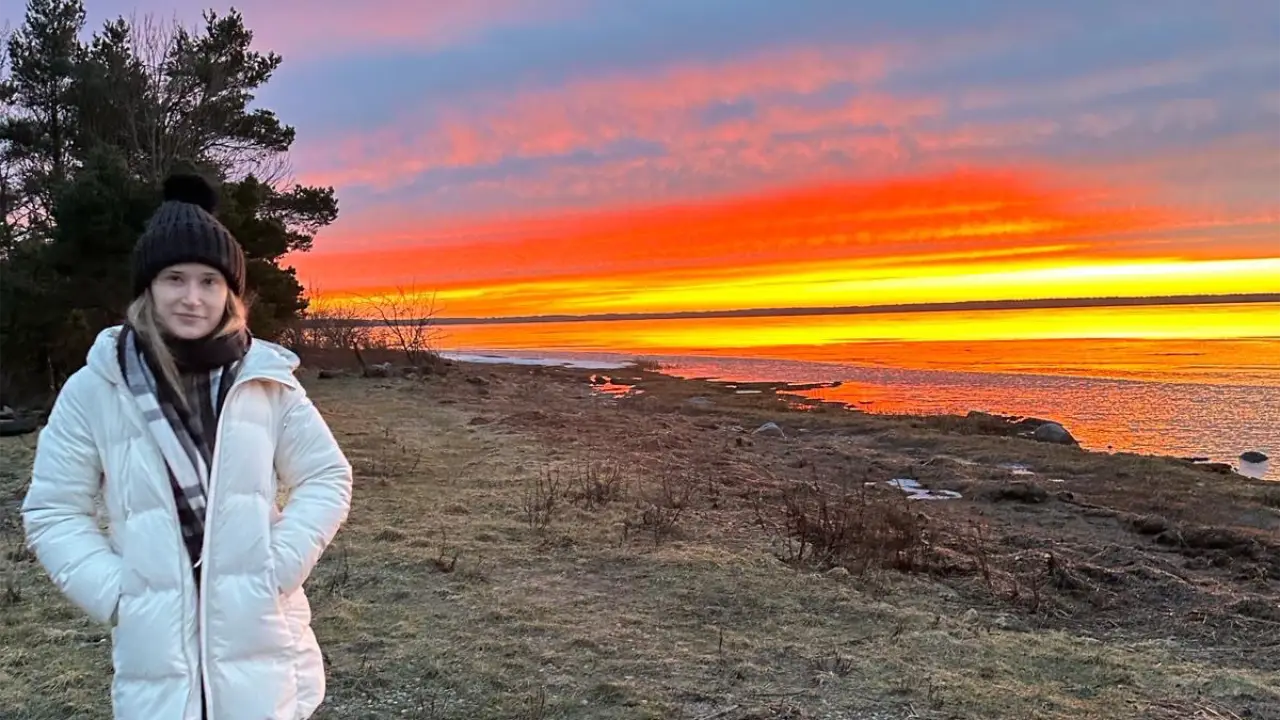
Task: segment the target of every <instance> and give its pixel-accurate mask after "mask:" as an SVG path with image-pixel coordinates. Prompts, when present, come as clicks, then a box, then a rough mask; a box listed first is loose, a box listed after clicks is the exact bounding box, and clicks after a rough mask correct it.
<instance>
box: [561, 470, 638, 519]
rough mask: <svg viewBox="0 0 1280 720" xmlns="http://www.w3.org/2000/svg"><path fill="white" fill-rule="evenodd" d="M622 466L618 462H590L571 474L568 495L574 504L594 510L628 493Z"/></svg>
mask: <svg viewBox="0 0 1280 720" xmlns="http://www.w3.org/2000/svg"><path fill="white" fill-rule="evenodd" d="M625 490H626V486H625V485H624V484H623V473H622V466H621V465H619V464H618V463H617V462H612V463H605V462H600V463H596V462H589V463H585V464H583V465H580V466H578V468H577V471H576V472H574V473H572V474H570V476H569V480H568V492H567V496H568V499H569V502H570V503H572V504H573V505H577V506H581V507H583V508H585V509H587V510H594V509H596V508H598V507H603V506H605V505H608V504H609V503H611V502H613V501H615V500H620V499H622V497H623V496H624V495H625V494H626V493H625Z"/></svg>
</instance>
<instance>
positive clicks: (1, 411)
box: [0, 405, 17, 420]
mask: <svg viewBox="0 0 1280 720" xmlns="http://www.w3.org/2000/svg"><path fill="white" fill-rule="evenodd" d="M15 417H17V414H16V413H14V412H13V408H11V407H9V406H8V405H5V406H4V407H0V420H12V419H14V418H15Z"/></svg>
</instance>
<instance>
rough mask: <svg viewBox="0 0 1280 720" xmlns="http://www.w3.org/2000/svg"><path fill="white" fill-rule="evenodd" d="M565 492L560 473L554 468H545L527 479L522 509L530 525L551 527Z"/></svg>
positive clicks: (537, 527)
mask: <svg viewBox="0 0 1280 720" xmlns="http://www.w3.org/2000/svg"><path fill="white" fill-rule="evenodd" d="M563 494H564V489H563V483H562V482H561V480H560V475H559V473H557V472H556V471H555V470H553V469H546V470H543V471H542V472H540V473H539V474H538V476H537V477H536V478H533V479H532V480H527V481H525V487H524V499H523V502H522V503H521V509H523V510H524V520H525V522H526V523H528V525H529V527H531V528H533V529H535V530H539V531H542V530H546V529H547V528H548V527H550V526H551V521H552V520H554V519H555V514H556V510H557V509H559V507H560V501H561V499H562V497H563Z"/></svg>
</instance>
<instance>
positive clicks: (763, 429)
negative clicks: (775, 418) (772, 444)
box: [753, 422, 787, 438]
mask: <svg viewBox="0 0 1280 720" xmlns="http://www.w3.org/2000/svg"><path fill="white" fill-rule="evenodd" d="M753 432H754V434H756V435H766V436H769V437H780V438H785V437H786V436H787V434H786V433H784V432H783V431H782V428H780V427H778V423H775V422H767V423H765V424H763V425H761V426H760V427H758V428H756V429H755V430H754V431H753Z"/></svg>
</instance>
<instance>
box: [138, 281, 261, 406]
mask: <svg viewBox="0 0 1280 720" xmlns="http://www.w3.org/2000/svg"><path fill="white" fill-rule="evenodd" d="M126 317H128V319H129V325H131V326H133V329H134V330H136V331H137V332H138V336H139V337H140V338H142V341H143V342H144V343H146V344H147V349H148V350H150V351H151V357H152V358H154V359H155V361H156V363H157V364H158V365H159V366H160V372H161V373H162V374H163V375H164V379H165V381H166V382H168V383H169V387H171V388H173V389H174V390H175V391H176V392H174V395H177V396H178V398H179V399H180V400H182V401H183V402H185V397H184V393H183V392H182V391H181V388H182V384H181V377H180V375H179V373H178V364H177V363H176V362H174V359H173V353H171V352H170V351H169V346H168V345H166V344H165V342H164V334H163V327H164V326H163V325H162V323H161V322H160V314H159V313H158V312H157V311H156V303H155V299H154V298H152V297H151V288H147V289H146V290H145V291H143V293H142V294H141V295H139V296H138V298H137V299H136V300H134V301H133V302H132V303H129V310H128V312H127V313H126ZM248 324H249V311H248V309H247V308H246V306H245V304H244V301H243V300H241V299H240V296H239V295H236V294H235V293H233V292H229V293H227V306H226V309H225V310H223V313H222V324H221V325H220V326H219V327H218V329H217V330H216V331H215V336H222V335H230V334H232V333H236V332H240V331H241V330H244V329H245V328H246V327H248Z"/></svg>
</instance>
